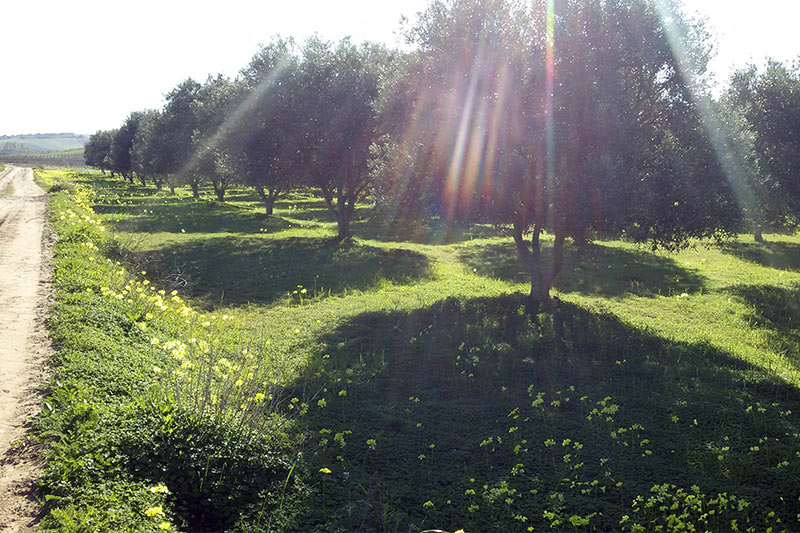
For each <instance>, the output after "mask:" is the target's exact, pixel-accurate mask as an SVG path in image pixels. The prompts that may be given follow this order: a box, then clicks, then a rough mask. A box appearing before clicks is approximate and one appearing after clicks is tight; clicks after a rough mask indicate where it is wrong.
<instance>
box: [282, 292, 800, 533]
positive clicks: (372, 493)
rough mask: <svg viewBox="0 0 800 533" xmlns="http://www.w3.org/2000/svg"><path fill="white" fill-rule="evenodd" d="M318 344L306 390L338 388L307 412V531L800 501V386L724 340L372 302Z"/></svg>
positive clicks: (487, 303) (792, 513)
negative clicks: (669, 502) (676, 493)
mask: <svg viewBox="0 0 800 533" xmlns="http://www.w3.org/2000/svg"><path fill="white" fill-rule="evenodd" d="M318 342H319V343H320V348H319V353H318V354H317V357H315V358H314V359H313V361H314V362H312V363H311V364H310V365H309V367H308V369H307V374H306V375H305V377H304V378H301V379H300V382H299V383H298V384H297V388H298V390H301V389H305V390H319V389H320V388H321V387H322V386H325V387H326V388H325V389H324V390H325V393H324V394H323V395H322V397H321V398H320V397H315V398H314V401H315V402H316V403H318V404H319V405H320V406H321V407H320V408H319V409H318V410H317V411H316V412H312V413H311V414H310V415H309V416H308V417H307V418H305V419H302V421H301V422H302V423H303V424H304V425H305V426H304V427H305V430H306V431H307V434H308V436H309V438H308V440H307V445H306V449H305V450H304V458H305V461H306V467H307V471H308V472H310V477H309V482H310V483H311V484H312V485H313V486H314V487H315V493H314V495H313V496H312V499H313V501H309V504H308V506H307V507H306V509H307V514H306V516H305V517H304V523H302V524H301V527H302V528H309V529H313V528H316V527H330V528H333V529H337V528H341V529H344V530H409V529H413V530H416V529H426V528H454V527H456V525H457V526H458V527H463V528H464V529H465V530H475V531H487V530H498V529H508V530H515V529H517V528H518V526H519V523H520V522H519V521H522V522H525V523H526V526H527V525H533V526H534V527H535V529H540V528H547V527H554V528H555V529H561V528H562V527H567V526H568V525H569V523H570V522H569V517H570V516H572V515H577V516H588V515H591V516H592V521H591V524H592V527H594V528H596V529H599V530H614V529H619V523H620V520H621V517H622V515H624V514H629V515H632V516H633V519H634V520H636V518H637V517H636V515H635V514H634V513H633V512H632V511H631V508H630V507H629V505H630V502H632V501H633V499H634V498H635V497H636V496H637V495H643V496H644V497H645V498H647V496H648V494H649V493H650V489H651V487H652V486H653V485H655V484H660V483H669V484H675V485H677V486H678V487H680V488H683V489H685V490H689V487H690V486H692V485H697V486H698V487H699V489H698V490H700V491H701V492H702V493H703V494H705V495H708V497H709V498H713V497H715V496H716V494H717V493H721V492H727V493H728V494H735V495H737V496H738V497H741V498H744V499H747V500H748V501H750V502H751V503H752V509H751V511H752V512H750V511H748V512H738V511H736V512H720V513H719V516H718V517H715V518H714V520H719V522H714V523H712V525H711V526H710V527H711V529H712V530H713V529H715V525H716V529H727V528H729V527H730V520H731V519H737V520H738V521H739V523H740V524H743V523H745V522H748V521H750V522H749V524H750V525H751V526H753V527H755V529H757V530H758V529H764V528H765V525H766V524H767V523H768V522H766V520H768V518H766V515H767V513H768V512H769V510H775V511H776V513H778V516H779V517H780V518H781V519H782V520H795V519H796V514H797V512H798V511H800V506H799V505H798V503H797V498H796V494H797V491H798V490H800V464H798V463H797V461H796V456H795V453H797V452H800V438H798V435H800V419H799V418H798V416H797V415H793V414H791V413H792V412H795V413H800V393H798V390H797V388H796V387H794V386H790V385H788V384H786V383H785V382H782V381H779V380H778V379H776V378H772V377H769V376H768V375H767V374H766V373H764V372H761V371H759V370H754V369H753V368H752V367H750V366H749V365H747V364H746V363H744V362H742V361H740V360H738V359H734V358H732V357H730V356H729V355H727V354H726V353H723V352H721V351H719V350H717V349H715V348H713V347H711V346H709V345H706V344H689V343H682V342H673V341H669V340H665V339H663V338H661V337H658V336H656V335H653V334H651V333H649V332H648V331H646V330H642V329H637V328H634V327H632V326H630V325H627V324H625V323H623V322H621V321H620V320H619V319H617V318H616V317H614V316H611V315H603V314H595V313H592V312H589V311H587V310H585V309H583V308H580V307H578V306H575V305H572V304H568V303H564V302H558V301H556V303H555V304H554V307H553V309H552V311H550V312H547V313H540V314H537V315H530V314H529V313H528V311H527V309H526V306H525V300H524V298H522V297H521V296H516V295H513V296H507V297H500V298H485V299H474V300H456V299H448V300H445V301H443V302H440V303H437V304H435V305H433V306H432V307H431V308H426V309H421V310H416V311H412V312H377V313H366V314H362V315H358V316H356V317H354V318H352V319H350V320H348V321H347V322H345V323H344V324H342V325H341V326H340V327H338V328H337V329H336V330H334V331H331V332H330V333H328V334H327V335H325V336H323V337H322V338H320V339H318ZM760 439H762V440H760ZM783 461H787V463H785V464H782V462H783ZM779 464H782V466H778V467H776V465H779ZM320 472H321V473H320ZM326 472H329V473H326ZM478 510H479V512H476V511H478ZM547 513H553V514H552V515H549V516H548V518H547V519H546V520H545V519H544V518H543V517H544V516H545V515H547ZM592 513H596V514H592ZM665 514H668V513H665ZM520 517H524V520H523V518H520ZM515 520H516V521H515ZM554 520H562V521H561V522H560V523H559V524H556V525H553V521H554ZM528 522H529V523H528ZM784 523H789V522H784Z"/></svg>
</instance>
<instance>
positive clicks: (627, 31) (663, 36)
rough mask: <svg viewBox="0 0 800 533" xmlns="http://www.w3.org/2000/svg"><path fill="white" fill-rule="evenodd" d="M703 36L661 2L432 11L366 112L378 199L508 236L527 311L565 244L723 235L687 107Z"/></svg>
mask: <svg viewBox="0 0 800 533" xmlns="http://www.w3.org/2000/svg"><path fill="white" fill-rule="evenodd" d="M554 5H555V7H553V6H554ZM668 33H669V34H670V35H672V36H673V38H677V39H678V40H680V41H681V44H682V48H681V49H680V51H678V50H676V49H675V48H674V47H673V46H672V45H671V44H670V42H669V40H668V39H667V34H668ZM703 36H704V33H703V31H702V28H700V27H698V26H696V25H693V24H691V23H690V22H689V21H687V20H685V19H684V18H683V17H682V16H681V13H680V10H679V9H678V6H677V4H676V3H674V2H661V1H659V2H657V1H655V0H616V1H612V2H608V1H601V0H587V1H583V0H581V1H578V0H563V1H560V2H556V3H550V2H546V1H544V0H542V1H535V2H533V3H532V4H531V3H529V2H522V1H519V2H517V1H514V0H484V1H478V0H449V1H438V2H434V3H433V4H432V5H431V6H430V7H429V9H428V10H427V11H425V12H424V13H423V14H422V15H421V17H420V19H419V21H418V23H417V24H416V26H414V27H413V28H412V29H411V30H410V31H409V33H408V38H409V40H410V41H411V42H412V43H414V44H416V50H414V51H413V52H412V53H411V54H409V55H408V56H407V57H406V60H405V62H404V65H403V67H402V68H401V69H399V70H398V71H397V72H396V74H395V75H394V76H393V77H392V78H391V79H389V80H387V82H386V83H385V84H384V90H383V93H382V96H381V99H380V101H379V108H380V111H381V117H382V120H381V122H380V124H381V133H382V137H381V139H382V142H383V143H385V145H387V146H389V147H390V149H389V150H388V151H387V153H389V154H390V157H392V160H391V161H390V162H389V163H388V164H387V165H385V168H387V169H388V179H389V180H390V182H391V184H390V186H389V187H388V188H390V189H393V190H395V191H398V192H399V193H400V194H402V193H403V191H412V193H413V194H410V195H406V199H407V200H406V201H408V200H411V199H413V198H414V196H415V195H418V194H419V193H420V191H422V190H425V191H432V193H430V194H431V196H432V197H433V198H434V203H435V209H436V211H437V213H438V214H439V215H441V216H442V217H443V218H444V219H445V220H447V221H454V220H457V219H466V220H483V221H488V222H494V223H501V224H508V225H509V226H510V227H511V232H512V235H513V239H514V242H515V244H516V249H517V251H518V254H519V257H520V258H521V260H522V261H523V263H524V264H525V266H526V269H527V270H528V273H529V274H530V279H531V291H530V294H531V298H532V300H533V301H535V302H541V301H546V300H547V299H548V298H549V292H550V289H551V287H552V284H553V282H554V280H555V277H556V276H557V275H558V273H559V272H560V270H561V268H562V265H563V249H564V246H565V243H566V240H567V239H568V238H571V240H572V241H574V242H577V243H582V242H584V241H585V240H586V239H587V238H590V237H591V235H592V234H595V233H599V232H614V233H617V234H621V235H622V234H624V235H627V236H629V237H630V238H632V239H634V240H637V241H641V242H649V243H651V244H652V245H653V246H654V247H664V248H668V249H675V248H679V247H681V246H686V245H687V244H688V243H689V242H690V239H692V238H703V237H722V236H724V235H727V234H728V233H729V231H730V230H731V228H732V227H733V226H734V225H735V223H736V220H737V217H738V214H737V213H736V209H735V207H736V204H735V202H734V201H733V200H732V195H731V190H730V187H729V186H728V185H727V182H726V180H725V179H724V174H723V173H722V172H721V171H720V169H719V165H718V164H717V163H716V159H715V157H714V151H713V150H712V149H711V146H710V144H709V143H708V142H707V140H706V139H705V137H704V128H703V122H702V118H701V115H700V113H699V111H698V109H697V108H696V103H695V102H696V98H694V97H693V95H695V94H696V93H697V91H701V90H702V86H701V85H700V84H699V82H698V81H697V80H698V79H700V78H698V77H696V76H695V75H697V74H700V73H701V72H702V70H703V68H704V65H705V62H706V61H707V52H708V48H707V46H705V43H704V41H703ZM679 52H680V53H679ZM420 183H422V184H423V185H422V186H420V185H419V184H420ZM401 203H402V200H401ZM400 211H402V209H401V210H400ZM545 231H547V232H549V233H550V234H552V236H553V248H552V252H551V253H550V254H549V257H550V260H549V262H547V263H546V262H545V257H544V254H543V253H542V234H543V232H545Z"/></svg>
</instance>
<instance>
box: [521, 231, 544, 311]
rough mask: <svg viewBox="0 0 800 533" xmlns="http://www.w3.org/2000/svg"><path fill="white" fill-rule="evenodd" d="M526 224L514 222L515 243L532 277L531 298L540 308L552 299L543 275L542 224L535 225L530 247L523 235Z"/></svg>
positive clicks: (536, 307) (534, 305)
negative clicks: (541, 304)
mask: <svg viewBox="0 0 800 533" xmlns="http://www.w3.org/2000/svg"><path fill="white" fill-rule="evenodd" d="M524 229H525V226H524V225H523V224H521V223H517V222H515V223H514V244H516V246H517V255H519V258H520V259H521V260H522V263H523V264H524V265H525V268H526V269H527V270H528V275H529V276H530V278H531V293H530V295H529V298H530V300H531V303H532V304H533V308H534V309H538V307H539V304H540V303H544V302H547V301H548V300H549V299H550V289H549V287H546V283H545V278H544V276H543V275H542V253H541V245H540V243H539V233H540V232H541V229H540V226H538V225H534V228H533V237H531V243H530V247H529V246H528V243H527V242H525V238H524V237H523V236H522V232H523V231H524Z"/></svg>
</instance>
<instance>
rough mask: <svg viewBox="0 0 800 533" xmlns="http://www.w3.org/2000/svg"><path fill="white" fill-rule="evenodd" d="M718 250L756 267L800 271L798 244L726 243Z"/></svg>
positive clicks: (799, 248)
mask: <svg viewBox="0 0 800 533" xmlns="http://www.w3.org/2000/svg"><path fill="white" fill-rule="evenodd" d="M720 249H721V250H722V251H723V252H724V253H726V254H728V255H732V256H734V257H738V258H739V259H743V260H745V261H749V262H751V263H755V264H757V265H761V266H765V267H771V268H778V269H781V270H800V244H796V243H789V242H764V243H757V242H728V243H724V244H721V245H720Z"/></svg>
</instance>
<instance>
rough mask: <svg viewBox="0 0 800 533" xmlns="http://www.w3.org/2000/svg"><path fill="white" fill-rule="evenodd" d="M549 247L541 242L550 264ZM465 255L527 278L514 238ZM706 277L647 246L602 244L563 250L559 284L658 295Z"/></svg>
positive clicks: (494, 270) (504, 275)
mask: <svg viewBox="0 0 800 533" xmlns="http://www.w3.org/2000/svg"><path fill="white" fill-rule="evenodd" d="M550 251H551V249H550V247H549V246H546V247H543V256H544V264H549V261H550ZM461 260H462V261H464V263H466V264H467V265H469V266H470V267H473V268H474V269H475V270H476V271H477V272H478V273H480V274H483V275H485V276H489V277H493V278H499V279H504V280H507V281H513V282H518V283H524V282H529V281H530V278H529V277H528V273H527V272H526V271H525V267H524V265H523V264H522V261H521V260H520V259H519V256H518V255H517V251H516V248H515V247H514V243H512V242H507V243H502V244H501V243H497V244H486V245H480V246H474V247H470V248H467V249H464V250H463V251H462V252H461ZM705 281H706V280H705V278H704V277H703V276H701V275H700V274H698V273H697V272H694V271H692V270H690V269H687V268H684V267H682V266H680V265H679V264H678V263H677V262H676V261H674V260H672V259H670V258H668V257H663V256H659V255H655V254H652V253H648V252H645V251H642V252H635V251H629V250H621V249H619V248H612V247H608V246H601V245H599V244H587V245H586V246H584V247H583V248H574V247H566V248H565V249H564V268H563V270H562V272H561V274H560V275H559V277H558V278H557V279H556V283H555V286H556V288H557V289H558V290H560V291H562V292H577V293H581V294H587V295H601V296H606V297H608V296H620V295H623V294H626V293H630V294H636V295H638V296H654V295H658V294H670V293H672V292H676V291H677V292H689V293H690V292H694V291H697V290H700V289H701V288H703V286H704V285H705Z"/></svg>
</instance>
